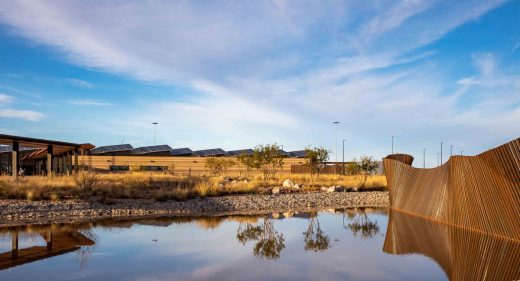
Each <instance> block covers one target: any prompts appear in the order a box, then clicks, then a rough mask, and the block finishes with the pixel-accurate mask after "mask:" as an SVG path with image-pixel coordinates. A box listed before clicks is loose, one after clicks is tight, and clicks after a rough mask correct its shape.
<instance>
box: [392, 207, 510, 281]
mask: <svg viewBox="0 0 520 281" xmlns="http://www.w3.org/2000/svg"><path fill="white" fill-rule="evenodd" d="M383 251H384V252H386V253H389V254H395V255H403V254H414V253H419V254H422V255H425V256H428V257H430V258H432V259H433V260H435V261H436V262H437V263H438V264H439V266H440V267H442V269H443V270H444V272H445V273H446V275H447V277H448V278H449V279H450V280H452V281H458V280H519V279H520V241H513V240H510V239H502V238H498V237H495V236H493V235H489V234H485V233H482V232H476V231H471V230H467V229H463V228H460V227H454V226H451V225H448V224H443V223H439V222H435V221H431V220H425V219H422V218H420V217H417V216H412V215H407V214H404V213H401V212H396V211H392V210H391V211H390V213H389V222H388V228H387V232H386V238H385V244H384V246H383Z"/></svg>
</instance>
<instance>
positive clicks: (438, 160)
mask: <svg viewBox="0 0 520 281" xmlns="http://www.w3.org/2000/svg"><path fill="white" fill-rule="evenodd" d="M437 167H439V153H438V152H437Z"/></svg>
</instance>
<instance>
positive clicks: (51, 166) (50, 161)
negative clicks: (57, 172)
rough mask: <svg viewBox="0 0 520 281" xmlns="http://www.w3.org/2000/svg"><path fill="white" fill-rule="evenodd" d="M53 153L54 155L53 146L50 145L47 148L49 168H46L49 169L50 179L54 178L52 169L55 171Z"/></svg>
mask: <svg viewBox="0 0 520 281" xmlns="http://www.w3.org/2000/svg"><path fill="white" fill-rule="evenodd" d="M52 153H53V149H52V145H48V146H47V167H46V168H47V176H48V177H51V176H52V169H53V165H52Z"/></svg>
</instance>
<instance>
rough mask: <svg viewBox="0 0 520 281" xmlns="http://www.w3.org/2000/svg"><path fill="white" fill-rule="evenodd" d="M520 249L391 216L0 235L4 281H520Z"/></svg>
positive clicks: (293, 216) (80, 227)
mask: <svg viewBox="0 0 520 281" xmlns="http://www.w3.org/2000/svg"><path fill="white" fill-rule="evenodd" d="M517 279H520V243H519V242H518V241H516V242H515V241H511V240H507V239H499V238H496V237H491V236H488V235H485V234H481V233H473V232H469V231H466V230H461V229H456V228H452V227H448V226H446V225H442V224H437V223H434V222H431V221H426V220H422V219H419V218H416V217H412V216H408V215H404V214H400V213H397V212H390V215H389V214H388V213H387V210H386V209H347V210H327V211H323V212H319V213H285V214H272V215H269V216H231V217H224V218H151V219H139V220H104V221H96V222H90V223H80V224H61V225H28V226H22V227H16V228H15V227H11V228H0V280H2V281H3V280H45V281H48V280H517Z"/></svg>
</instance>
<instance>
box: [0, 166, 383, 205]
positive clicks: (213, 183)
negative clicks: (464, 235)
mask: <svg viewBox="0 0 520 281" xmlns="http://www.w3.org/2000/svg"><path fill="white" fill-rule="evenodd" d="M84 173H87V172H84ZM285 179H291V180H292V181H293V182H295V183H297V184H299V185H303V186H304V188H303V189H300V190H299V191H298V192H311V191H316V190H319V189H320V187H321V186H326V187H328V186H332V185H336V186H337V185H340V186H344V187H352V188H355V189H359V188H360V187H361V185H362V183H363V177H362V176H343V175H320V176H319V177H313V178H311V177H310V175H308V174H290V175H287V174H284V175H277V177H276V178H273V179H271V180H270V181H269V183H268V186H271V187H272V186H281V185H282V182H283V180H285ZM90 181H94V183H93V184H92V185H91V186H90V185H88V184H87V183H89V182H90ZM264 185H265V183H264V182H263V180H262V177H261V176H259V175H258V176H250V177H249V178H248V179H246V180H245V179H244V178H240V179H236V180H229V179H228V180H226V178H225V177H186V176H175V175H171V174H167V173H154V172H131V173H121V174H89V173H87V174H80V175H79V176H77V177H72V176H71V177H67V176H54V177H42V176H30V177H23V178H18V179H17V180H13V179H12V178H11V177H9V176H0V198H9V199H26V200H53V201H56V200H62V199H66V198H90V197H101V198H104V199H103V200H105V199H107V198H109V199H110V198H118V199H125V198H128V199H157V200H185V199H190V198H195V197H208V196H221V195H227V194H248V193H250V194H254V193H269V192H270V188H265V187H263V186H264ZM385 188H386V177H385V176H380V175H375V176H369V177H368V179H367V182H366V184H365V187H364V190H382V189H385ZM291 192H295V191H294V190H292V191H291ZM104 202H105V203H109V201H104Z"/></svg>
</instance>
